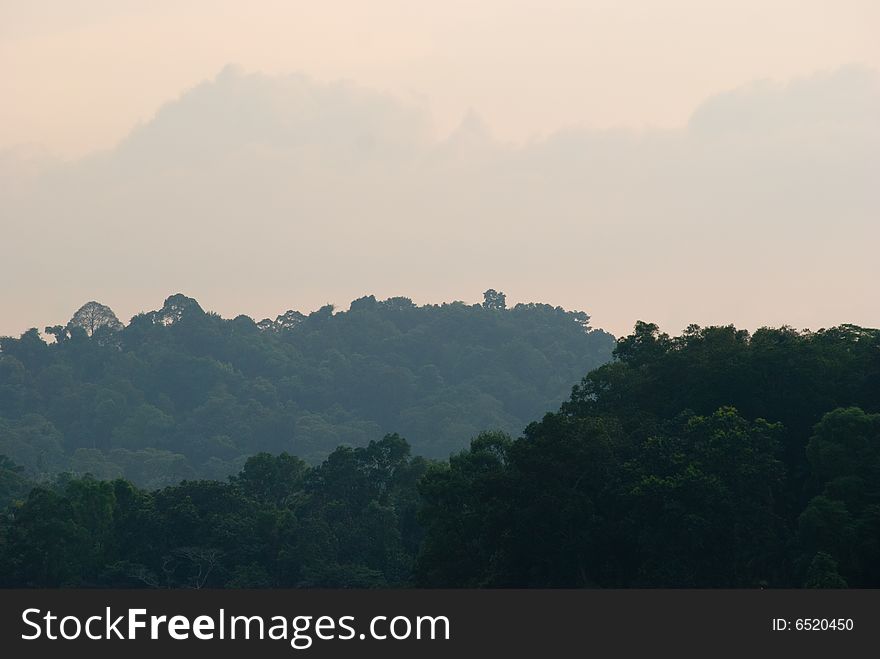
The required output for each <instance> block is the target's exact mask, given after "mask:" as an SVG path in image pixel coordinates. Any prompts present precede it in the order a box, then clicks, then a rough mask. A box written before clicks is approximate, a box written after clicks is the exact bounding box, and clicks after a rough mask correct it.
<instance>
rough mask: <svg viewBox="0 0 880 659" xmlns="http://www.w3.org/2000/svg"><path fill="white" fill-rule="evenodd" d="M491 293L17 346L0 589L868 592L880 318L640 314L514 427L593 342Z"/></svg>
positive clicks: (876, 535) (7, 410)
mask: <svg viewBox="0 0 880 659" xmlns="http://www.w3.org/2000/svg"><path fill="white" fill-rule="evenodd" d="M488 293H492V291H489V292H488ZM496 295H501V294H496ZM491 297H492V296H489V297H487V303H488V302H489V300H490V298H491ZM492 299H493V300H495V302H493V303H492V304H487V305H476V306H474V307H467V306H465V305H461V304H453V305H444V306H441V307H417V306H416V305H414V304H413V303H412V302H411V301H409V300H407V299H405V298H394V299H392V300H385V301H381V302H380V301H377V300H375V299H374V298H372V297H369V298H362V299H361V300H357V301H356V302H355V303H353V304H352V308H351V310H350V311H349V312H346V313H344V314H334V313H333V312H332V309H330V308H325V309H322V310H320V311H319V312H316V313H315V314H311V315H310V316H308V317H305V316H303V317H298V316H296V315H294V314H293V312H289V313H288V314H285V315H284V316H283V317H280V318H279V320H278V321H277V322H261V323H260V324H259V326H258V325H256V324H254V323H253V322H252V321H250V319H247V318H245V317H239V318H237V319H234V320H232V321H224V320H222V319H220V318H219V317H216V316H213V315H211V314H205V313H204V312H203V311H202V310H201V309H200V308H199V307H198V305H197V303H195V302H194V301H192V300H189V298H183V297H182V296H180V297H176V298H175V299H173V300H172V301H171V302H170V303H169V304H167V305H166V307H167V308H166V309H164V310H163V311H162V312H154V315H153V316H152V317H150V316H145V317H142V318H135V319H134V320H133V321H132V323H131V324H130V325H129V326H128V327H126V328H125V329H123V330H121V331H120V332H118V333H116V335H114V336H117V335H118V338H119V340H118V341H115V339H114V341H115V342H104V343H99V342H96V341H94V340H93V339H89V338H87V337H85V335H84V334H83V333H76V332H74V333H71V335H70V337H68V338H65V339H63V340H62V341H61V342H59V343H58V344H56V345H52V346H48V345H46V344H45V343H43V342H42V341H41V340H40V339H39V336H36V335H35V333H26V334H25V335H23V336H22V338H21V339H17V340H13V341H11V342H10V341H7V340H4V343H3V354H2V355H0V375H2V377H3V379H0V404H2V405H3V410H4V415H5V416H4V418H3V419H0V449H2V450H3V451H4V452H6V453H8V454H9V456H10V457H11V458H12V459H11V460H10V459H9V458H0V499H2V502H3V503H4V504H6V505H7V507H6V513H5V515H4V516H3V517H2V518H0V575H2V577H0V578H2V580H3V582H2V583H3V585H7V586H69V585H78V586H114V587H143V586H149V587H179V588H202V587H230V588H245V587H334V588H372V587H389V586H390V587H404V586H410V585H418V586H431V587H733V588H740V587H744V588H754V587H765V586H769V587H802V586H803V587H811V588H812V587H816V588H840V587H847V586H850V587H874V588H876V587H880V332H878V331H876V330H866V329H862V328H857V327H853V326H842V327H838V328H832V329H828V330H820V331H818V332H796V331H794V330H791V329H790V328H781V329H761V330H759V331H757V332H755V333H754V334H753V335H750V334H749V333H747V332H744V331H741V330H737V329H735V328H733V327H711V328H705V329H701V328H699V327H696V326H691V327H689V328H688V329H687V330H686V331H685V332H684V333H683V334H682V335H681V336H678V337H670V336H668V335H666V334H663V333H661V332H660V331H659V329H658V328H657V326H655V325H652V324H648V323H639V324H637V326H636V328H635V331H634V333H633V334H632V335H630V336H628V337H625V338H623V339H621V340H620V341H619V342H618V345H617V349H616V350H615V356H616V359H615V360H614V361H613V362H611V363H608V364H605V365H603V366H600V367H599V368H596V369H594V370H592V371H589V372H588V373H587V375H586V376H585V377H584V378H583V380H582V381H581V383H580V384H579V385H577V386H576V387H574V389H573V390H572V392H571V396H570V398H569V399H568V400H567V401H566V402H564V403H563V404H562V406H561V408H559V410H558V411H557V412H553V413H549V414H545V415H544V416H543V418H542V419H541V420H540V421H537V422H534V423H531V424H530V425H528V426H527V427H526V428H525V430H524V431H523V432H522V433H521V435H520V436H518V437H516V438H514V437H513V436H511V434H509V433H507V432H504V431H503V430H492V431H485V430H483V431H482V432H479V431H478V429H479V428H483V429H485V428H492V427H498V426H499V425H501V426H502V427H503V424H500V423H497V421H498V419H500V418H502V417H503V416H504V415H505V414H507V413H508V411H509V407H508V405H514V406H515V407H517V408H518V409H526V408H527V407H528V406H529V405H530V404H531V403H530V402H529V401H534V400H535V398H534V396H535V394H534V392H535V391H537V390H538V389H540V390H541V391H546V390H550V389H552V388H553V387H556V386H557V385H558V386H560V387H561V386H563V384H564V379H565V377H567V375H560V373H567V371H565V369H564V368H563V367H562V366H560V364H563V363H566V359H573V357H572V355H573V354H574V353H572V352H571V351H570V348H569V347H567V346H568V345H569V344H568V340H567V339H563V338H560V339H558V340H556V341H549V340H547V341H544V339H543V338H540V337H544V332H545V331H548V330H547V327H548V326H549V325H548V323H549V320H548V319H550V318H555V319H556V320H554V321H553V323H550V325H553V327H554V331H559V332H560V333H561V334H562V335H564V336H568V334H567V333H568V332H571V337H575V336H577V337H579V338H578V339H577V340H576V341H577V342H580V341H583V340H585V337H586V338H588V339H589V341H593V340H596V339H598V337H591V334H590V333H589V332H585V331H584V329H585V325H586V323H587V318H586V317H585V316H583V315H579V314H571V313H568V312H564V311H562V310H558V309H557V310H554V309H552V308H550V307H543V306H540V305H530V306H523V305H517V306H516V307H514V308H513V309H506V308H505V307H504V305H502V304H500V303H499V300H498V298H497V297H496V298H492ZM156 318H158V319H160V321H161V322H157V321H156V320H155V319H156ZM429 320H430V322H428V321H429ZM557 322H558V325H556V324H554V323H557ZM524 328H531V329H529V330H528V331H526V330H525V329H524ZM539 338H540V340H539ZM465 339H466V340H465ZM573 340H574V339H573ZM578 345H581V344H578ZM583 345H586V344H583ZM306 347H307V349H306ZM417 355H420V358H419V359H416V356H417ZM294 365H295V368H294ZM554 373H555V375H554ZM394 401H396V403H395V402H394ZM511 401H518V402H511ZM392 403H394V404H392ZM394 405H397V407H395V406H394ZM538 414H539V412H535V413H534V416H535V417H537V416H538ZM434 423H436V424H437V426H436V427H432V424H434ZM387 425H391V426H394V425H399V426H403V427H409V428H415V429H418V432H419V435H420V437H421V439H420V443H419V445H418V447H417V448H419V450H417V451H415V452H416V453H421V454H425V453H434V454H438V453H442V450H441V448H443V449H447V448H449V447H453V446H460V444H461V442H462V441H463V440H464V439H465V438H466V437H474V439H473V440H472V441H471V443H470V446H469V447H468V448H466V449H463V450H459V451H457V452H455V453H453V455H452V456H451V457H449V458H448V459H445V460H436V461H429V460H427V459H426V458H424V457H413V455H412V453H413V451H412V450H411V447H410V445H409V444H408V443H407V442H406V441H405V440H403V439H402V437H401V436H399V435H397V434H386V435H385V436H384V438H383V439H381V440H379V441H376V440H375V439H373V438H375V437H377V436H381V435H380V434H379V429H380V428H384V427H386V426H387ZM144 441H146V442H149V445H148V446H143V445H142V443H143V442H144ZM337 443H341V444H343V445H341V446H338V447H337V448H335V450H333V451H331V452H329V453H328V454H327V455H326V456H325V457H324V459H323V461H321V462H320V463H319V464H316V463H315V461H314V456H315V455H317V454H320V453H321V451H322V450H323V449H324V447H326V446H329V445H330V444H337ZM287 448H291V449H297V448H299V449H302V450H301V451H300V455H301V456H302V457H303V458H308V460H304V459H301V458H300V457H294V453H295V451H294V450H290V451H287V450H286V449H287ZM244 450H250V451H251V452H252V455H251V456H250V457H249V458H246V457H244V454H243V452H242V451H244ZM16 463H19V464H21V466H20V467H19V466H17V464H16ZM193 464H197V465H199V466H198V469H199V472H198V473H201V474H210V475H211V476H212V478H214V479H215V480H194V479H195V478H196V476H197V472H196V469H195V468H194V467H193V466H192V465H193ZM232 465H235V467H236V471H237V472H238V473H237V475H235V476H234V477H231V478H229V479H228V480H226V481H224V480H222V478H219V477H222V476H224V475H225V474H226V473H227V472H228V471H229V469H230V468H231V466H232ZM65 466H67V467H68V468H69V469H71V470H72V472H73V473H62V474H58V475H56V476H55V477H54V480H52V479H50V476H51V475H52V474H57V472H58V470H59V469H62V468H63V467H65ZM83 474H92V475H93V476H94V477H96V478H101V479H104V480H96V479H95V478H93V477H92V476H83ZM27 475H30V476H31V477H32V478H36V479H39V480H41V482H40V483H34V482H28V481H26V480H25V477H26V476H27ZM120 475H122V476H124V477H125V478H126V479H133V480H136V481H137V482H138V483H141V484H146V485H147V488H148V489H139V488H138V487H136V486H134V485H132V483H131V482H129V481H128V480H122V479H120V478H119V476H120ZM111 479H115V480H111ZM181 481H182V482H181ZM28 490H30V494H27V491H28Z"/></svg>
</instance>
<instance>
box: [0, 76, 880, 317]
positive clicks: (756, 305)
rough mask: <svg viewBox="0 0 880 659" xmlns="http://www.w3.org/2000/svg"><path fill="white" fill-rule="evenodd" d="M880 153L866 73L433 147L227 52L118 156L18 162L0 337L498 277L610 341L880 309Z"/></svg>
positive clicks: (472, 287) (478, 132)
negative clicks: (650, 113) (689, 110)
mask: <svg viewBox="0 0 880 659" xmlns="http://www.w3.org/2000/svg"><path fill="white" fill-rule="evenodd" d="M523 93H527V91H526V90H524V92H523ZM512 102H514V101H512ZM878 147H880V75H878V72H876V71H873V70H870V69H864V68H855V67H853V68H846V69H842V70H839V71H836V72H832V73H826V74H821V75H815V76H812V77H809V78H803V79H800V80H795V81H791V82H789V83H786V84H777V83H770V82H759V83H755V84H752V85H748V86H746V87H743V88H741V89H736V90H733V91H731V92H729V93H725V94H721V95H718V96H715V97H713V98H710V99H708V100H707V101H706V102H705V103H703V104H702V105H701V106H700V107H699V108H697V109H696V111H695V112H694V113H693V116H692V118H691V120H690V122H689V123H688V124H687V126H686V127H684V128H682V129H681V130H675V131H650V130H648V131H640V132H633V131H624V130H619V131H590V130H585V129H572V130H567V131H561V132H558V133H556V134H554V135H551V136H550V137H548V138H546V139H542V140H538V141H533V142H529V143H526V144H521V145H510V144H504V143H500V142H498V141H496V140H494V139H493V138H492V135H491V129H490V127H487V126H486V125H485V124H484V123H483V122H482V120H480V118H479V116H478V115H477V114H476V113H470V114H469V115H468V116H466V117H465V118H464V120H463V121H462V124H461V126H460V127H459V128H458V129H457V130H455V131H454V132H453V133H451V134H450V135H449V136H447V137H445V138H443V139H436V138H434V137H433V136H432V132H431V122H430V117H429V114H428V112H427V110H426V109H425V108H423V107H420V106H417V105H411V104H408V103H404V102H402V101H400V100H398V99H395V98H393V97H391V96H389V95H386V94H382V93H379V92H376V91H372V90H369V89H364V88H361V87H358V86H357V85H354V84H350V83H337V84H320V83H317V82H314V81H312V80H310V79H309V78H307V77H305V76H299V75H293V76H281V77H270V76H264V75H258V74H247V73H243V72H241V71H240V70H237V69H235V68H232V67H228V68H227V69H224V70H223V71H222V72H221V73H220V74H219V75H218V76H217V77H216V78H215V79H213V80H211V81H208V82H205V83H203V84H201V85H199V86H197V87H195V88H194V89H192V90H190V91H188V92H186V93H185V94H183V95H182V96H181V97H180V98H178V99H177V100H175V101H172V102H170V103H168V104H167V105H165V106H164V107H163V108H162V109H161V110H160V111H159V112H158V113H157V115H156V116H155V117H154V118H153V119H152V120H151V121H149V122H147V123H146V124H144V125H142V126H138V127H137V128H136V129H135V130H133V131H132V133H131V135H130V136H129V137H128V138H127V139H126V140H124V141H123V142H122V143H121V144H119V145H118V147H117V148H115V149H113V150H112V151H109V152H105V153H101V154H96V155H94V156H91V157H89V158H85V159H83V160H80V161H76V162H73V163H68V164H66V165H57V164H56V165H54V166H52V167H47V168H44V169H42V170H41V171H42V174H40V175H38V176H31V177H30V178H29V181H30V183H29V184H28V185H21V184H19V183H14V184H13V183H12V180H13V174H10V172H11V171H15V170H17V168H16V167H14V166H9V165H8V164H7V165H3V166H0V192H2V194H3V197H2V201H0V211H2V213H3V216H4V218H8V219H6V220H4V227H3V229H4V234H5V240H4V243H5V245H4V247H3V250H4V258H3V259H2V260H0V276H2V277H3V278H4V281H16V282H19V284H18V285H17V286H16V287H15V288H14V290H12V291H7V292H6V293H4V294H3V297H4V299H3V300H2V306H3V308H4V313H3V326H2V327H0V332H13V331H21V330H22V329H24V327H25V326H27V325H31V324H36V323H37V322H44V323H49V321H52V322H57V321H62V320H65V319H66V318H65V314H66V313H67V310H72V309H75V308H76V307H77V306H78V305H79V303H81V302H82V301H84V300H86V299H92V298H96V299H100V300H102V301H104V302H107V303H109V304H110V305H111V306H113V307H114V309H116V310H117V312H118V313H119V314H120V316H121V317H125V316H126V315H130V314H131V313H134V312H136V311H138V310H140V309H142V308H149V307H151V305H152V306H155V304H156V303H157V301H160V300H161V299H163V298H164V297H165V296H166V295H167V294H168V293H169V292H170V291H176V290H186V291H188V292H189V293H190V294H193V295H195V296H196V297H197V298H199V299H200V301H202V302H203V303H205V305H206V306H207V307H208V308H215V309H217V310H219V311H221V312H223V313H224V314H230V315H234V314H236V313H238V312H240V311H245V312H250V313H252V314H253V315H255V316H259V317H262V316H273V317H274V315H275V314H276V313H278V311H280V310H283V309H287V308H290V307H294V308H301V309H310V308H316V307H317V306H320V305H321V304H323V303H324V302H327V301H334V302H337V303H339V304H343V305H345V304H347V302H348V301H349V300H351V299H354V298H356V297H359V296H360V295H361V294H364V293H376V294H377V295H392V294H404V295H410V296H412V297H414V298H415V299H417V300H419V299H421V300H441V299H452V298H461V297H469V298H473V299H476V298H477V297H479V294H480V292H481V291H482V290H484V289H485V288H488V287H490V286H493V287H495V288H503V289H505V290H506V292H507V293H508V295H509V296H510V297H511V299H514V300H542V301H549V302H552V303H556V304H563V305H565V306H568V307H574V308H586V310H587V311H589V312H591V313H592V314H593V315H594V319H595V320H596V322H597V324H599V325H605V326H606V327H608V328H610V329H611V330H612V331H617V332H622V331H625V330H626V329H627V328H628V327H630V326H631V324H632V323H633V322H634V321H635V320H636V319H637V318H646V319H650V320H657V321H660V322H661V323H664V324H665V326H666V327H667V328H668V329H670V330H677V329H679V328H681V327H683V326H684V325H686V324H687V323H689V322H701V323H709V322H737V323H740V324H745V325H751V326H757V325H760V324H764V323H772V324H778V323H781V322H789V323H792V324H796V325H801V326H813V327H817V326H819V325H831V324H834V323H838V322H844V321H846V322H859V323H862V324H875V325H878V324H880V310H878V309H876V305H873V307H874V308H871V307H872V305H869V304H867V303H866V302H865V300H866V299H870V298H871V296H872V295H874V292H873V286H874V284H873V282H875V281H876V280H877V277H878V275H880V271H878V265H877V260H876V257H875V255H874V254H873V252H874V249H875V246H876V244H878V239H880V230H878V223H877V221H876V219H877V217H878V211H880V192H878V190H880V186H878V185H877V174H878V173H880V167H878V165H880V148H878ZM10 157H13V156H10ZM8 160H9V159H8V158H7V160H6V161H4V160H3V159H2V158H0V162H7V161H8ZM844 291H845V295H844V293H843V292H844ZM35 299H36V300H37V301H36V302H34V300H35ZM29 305H30V306H29ZM35 305H36V306H35ZM34 316H38V317H39V318H35V317H34ZM50 316H51V317H50Z"/></svg>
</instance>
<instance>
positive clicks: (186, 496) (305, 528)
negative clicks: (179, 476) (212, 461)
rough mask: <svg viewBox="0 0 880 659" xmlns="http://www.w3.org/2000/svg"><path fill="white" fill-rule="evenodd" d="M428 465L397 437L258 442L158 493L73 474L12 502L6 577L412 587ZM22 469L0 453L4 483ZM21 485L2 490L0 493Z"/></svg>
mask: <svg viewBox="0 0 880 659" xmlns="http://www.w3.org/2000/svg"><path fill="white" fill-rule="evenodd" d="M425 469H426V463H425V461H424V460H423V459H422V458H413V457H412V456H411V455H410V448H409V445H408V444H407V443H406V442H405V441H404V440H403V439H401V438H400V437H399V436H397V435H389V436H387V437H385V438H384V439H382V440H381V441H374V442H370V444H369V445H368V446H367V447H364V448H356V449H351V448H348V447H343V448H339V449H337V450H336V451H334V452H333V453H331V454H330V456H328V458H327V460H326V461H325V462H324V463H323V464H322V465H320V466H317V467H309V466H307V465H306V464H305V463H304V462H302V461H301V460H299V459H298V458H294V457H292V456H289V455H286V454H282V455H279V456H270V455H268V454H260V455H257V456H254V457H252V458H250V459H249V460H248V461H247V463H246V464H245V465H244V468H243V469H242V470H241V472H240V473H239V474H238V475H237V476H236V477H234V478H231V479H230V480H229V482H228V483H223V482H219V481H184V482H182V483H180V484H178V485H175V486H171V487H166V488H163V489H161V490H157V491H153V492H147V491H143V490H139V489H137V488H135V487H134V486H132V485H131V484H130V483H128V482H127V481H123V480H114V481H97V480H94V479H92V478H89V477H86V478H73V479H68V478H63V479H59V480H58V481H57V482H56V483H54V484H53V485H51V486H48V487H46V486H43V487H37V488H34V489H33V490H32V491H31V492H30V495H28V496H27V497H26V499H24V500H21V501H19V502H18V503H16V504H14V505H13V507H12V508H11V509H10V513H11V514H10V515H8V516H7V518H6V519H5V522H4V523H3V525H2V527H0V528H2V531H3V533H2V535H0V539H2V542H0V549H2V551H0V566H2V568H3V569H2V570H0V575H2V576H0V584H2V585H4V586H40V587H47V586H48V587H63V586H79V587H84V586H103V587H153V588H165V587H168V588H205V587H229V588H255V587H300V586H321V587H335V588H365V587H379V586H405V585H408V584H409V583H410V581H411V574H412V559H413V556H414V554H415V548H416V547H417V546H418V544H419V542H420V539H421V536H420V533H421V532H420V529H419V527H418V526H417V525H416V524H415V523H414V519H415V514H416V507H417V505H418V497H417V494H416V483H417V482H418V480H419V479H420V478H421V476H422V475H423V474H424V472H425ZM7 471H9V472H13V473H14V472H15V471H16V468H15V466H14V465H12V464H11V463H10V462H9V461H8V460H6V459H5V458H4V459H3V460H2V461H0V487H4V488H6V486H7V485H12V486H13V489H14V490H15V492H20V491H21V490H20V484H18V483H11V482H10V480H9V478H8V474H7V473H6V472H7ZM4 492H5V493H7V494H8V493H9V490H7V489H4V490H2V491H0V494H3V493H4Z"/></svg>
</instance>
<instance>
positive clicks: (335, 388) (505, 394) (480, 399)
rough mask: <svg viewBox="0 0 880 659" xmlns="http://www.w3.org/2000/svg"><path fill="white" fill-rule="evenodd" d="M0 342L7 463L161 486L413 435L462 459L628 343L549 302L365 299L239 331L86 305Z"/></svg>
mask: <svg viewBox="0 0 880 659" xmlns="http://www.w3.org/2000/svg"><path fill="white" fill-rule="evenodd" d="M45 333H46V334H47V335H50V336H52V337H53V339H54V341H52V342H49V343H47V342H46V341H44V340H43V338H42V337H41V336H40V333H39V332H38V331H37V330H36V329H32V330H30V331H28V332H26V333H24V334H23V335H22V336H21V337H20V338H11V337H5V338H0V455H4V454H5V455H6V456H7V457H9V458H10V459H12V460H13V461H14V462H15V463H16V464H18V465H19V466H21V467H24V469H25V473H26V474H27V475H28V476H29V477H31V478H35V479H38V480H40V479H48V478H51V477H53V476H54V475H55V474H58V473H60V472H69V473H72V474H75V475H76V474H78V475H84V474H92V475H94V476H96V477H98V478H103V479H110V478H117V477H124V478H126V479H128V480H130V481H132V482H134V483H136V484H138V485H142V486H145V487H160V486H162V485H170V484H174V483H177V482H179V481H181V480H183V479H192V478H219V479H225V478H226V476H228V475H230V474H234V473H236V472H237V471H238V470H239V469H241V467H242V465H243V464H244V461H245V460H246V459H247V458H248V457H249V456H251V455H253V454H255V453H259V452H270V453H281V452H288V453H291V454H295V455H297V456H299V457H300V458H302V459H305V460H306V461H307V462H310V463H314V462H316V461H320V460H321V459H323V458H325V457H326V456H327V455H329V454H330V452H331V451H333V450H334V449H335V448H336V447H337V446H339V445H352V446H366V445H367V444H368V443H369V441H371V440H374V439H376V438H380V437H382V436H383V435H385V434H387V433H392V432H399V433H401V434H402V435H404V436H405V437H406V438H407V440H408V441H409V442H410V443H411V445H412V447H413V451H414V453H416V454H417V455H422V456H426V457H441V458H442V457H447V456H448V455H449V454H450V453H452V452H455V451H458V450H460V449H461V448H464V447H465V446H466V445H467V442H468V440H469V438H470V437H472V436H474V435H476V434H477V433H478V432H480V431H481V430H485V429H499V430H504V431H506V432H509V433H518V432H519V431H520V430H521V429H522V428H523V427H524V426H525V425H526V424H527V423H528V422H529V421H530V420H531V419H533V418H536V417H537V416H540V415H541V414H543V412H544V411H545V410H546V409H549V408H551V407H555V405H556V404H557V402H558V401H559V400H560V399H561V398H563V397H564V396H566V395H568V393H569V392H570V391H571V387H572V386H573V385H574V384H575V383H577V382H578V381H579V380H580V378H581V377H582V376H583V374H584V373H586V372H587V371H589V370H590V369H591V368H594V367H595V366H598V365H600V364H602V363H604V362H606V361H608V360H609V359H610V357H611V351H612V348H613V346H614V339H613V337H612V336H611V335H609V334H607V333H605V332H603V331H601V330H594V329H592V328H591V327H590V325H589V318H588V316H587V315H586V314H585V313H583V312H571V311H565V310H563V309H561V308H559V307H551V306H549V305H545V304H517V305H516V306H514V307H512V308H507V305H506V300H505V296H504V294H503V293H500V292H498V291H495V290H489V291H486V293H485V295H484V302H483V304H475V305H467V304H464V303H462V302H453V303H449V304H441V305H425V306H417V305H415V304H413V302H412V301H411V300H409V299H408V298H403V297H397V298H390V299H387V300H376V299H375V298H374V297H373V296H368V297H363V298H361V299H359V300H355V301H354V302H352V303H351V307H350V309H349V310H348V311H342V312H334V309H333V308H332V307H331V306H329V305H328V306H325V307H322V308H321V309H319V310H317V311H315V312H313V313H310V314H308V315H306V314H302V313H300V312H297V311H293V310H291V311H287V312H286V313H284V314H281V315H279V316H278V317H277V318H276V319H275V320H270V319H265V320H262V321H260V322H254V321H253V320H252V319H250V318H248V317H247V316H238V317H236V318H234V319H231V320H225V319H223V318H220V317H219V316H218V315H216V314H214V313H210V312H208V313H206V312H205V311H203V310H202V308H201V307H200V305H199V304H198V302H197V301H196V300H193V299H192V298H188V297H186V296H184V295H181V294H177V295H173V296H171V297H169V298H168V299H167V300H166V301H165V303H164V305H163V306H162V308H161V309H159V310H157V311H152V312H149V313H142V314H138V315H137V316H135V317H134V318H132V319H131V321H130V322H129V324H128V325H127V326H123V324H122V323H121V322H120V321H119V319H118V318H117V317H116V315H115V314H114V313H113V311H112V310H111V309H110V308H108V307H107V306H105V305H103V304H100V303H98V302H95V301H92V302H88V303H86V304H85V305H83V306H82V307H81V308H80V309H79V310H78V311H77V312H76V313H75V314H74V315H73V317H72V318H71V319H70V321H69V322H68V323H67V324H66V325H55V326H51V327H47V328H45Z"/></svg>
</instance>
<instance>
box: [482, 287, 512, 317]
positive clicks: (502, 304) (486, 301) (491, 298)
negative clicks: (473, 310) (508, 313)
mask: <svg viewBox="0 0 880 659" xmlns="http://www.w3.org/2000/svg"><path fill="white" fill-rule="evenodd" d="M483 308H484V309H494V310H496V311H504V310H505V309H506V308H507V298H506V297H505V295H504V293H501V292H499V291H496V290H495V289H494V288H490V289H489V290H488V291H486V292H485V293H483Z"/></svg>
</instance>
